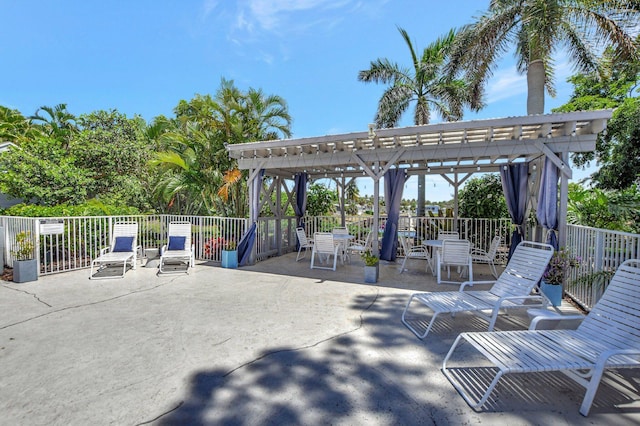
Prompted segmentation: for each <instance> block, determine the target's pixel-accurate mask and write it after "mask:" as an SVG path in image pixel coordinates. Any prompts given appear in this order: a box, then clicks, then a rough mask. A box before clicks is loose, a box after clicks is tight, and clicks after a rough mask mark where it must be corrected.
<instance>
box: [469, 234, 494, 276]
mask: <svg viewBox="0 0 640 426" xmlns="http://www.w3.org/2000/svg"><path fill="white" fill-rule="evenodd" d="M501 242H502V237H501V236H499V235H496V236H495V237H493V240H491V245H490V246H489V250H488V251H484V250H482V249H480V248H472V249H471V260H472V261H473V262H475V263H488V264H489V268H490V269H491V275H493V277H494V278H498V272H497V271H496V265H495V263H494V262H495V260H496V255H497V254H498V247H500V243H501Z"/></svg>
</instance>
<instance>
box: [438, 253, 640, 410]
mask: <svg viewBox="0 0 640 426" xmlns="http://www.w3.org/2000/svg"><path fill="white" fill-rule="evenodd" d="M509 263H511V262H509ZM556 318H557V319H558V320H566V319H567V316H562V315H558V316H556ZM463 342H467V343H470V344H471V346H473V347H474V348H475V349H476V350H477V351H478V352H480V353H481V354H482V355H484V357H485V358H487V359H488V360H489V361H490V362H491V363H492V364H493V365H494V367H491V368H492V370H493V371H497V373H496V375H495V376H494V378H493V380H492V381H491V382H490V383H489V384H488V387H487V389H486V391H484V393H482V391H481V389H482V388H483V387H484V386H482V383H481V382H479V381H477V380H476V379H477V378H478V376H477V375H474V377H473V382H474V384H473V390H472V391H471V392H473V394H474V395H475V396H474V397H472V396H471V395H470V393H469V392H467V389H469V388H468V387H467V389H465V386H464V385H463V383H462V381H463V379H461V378H460V379H459V378H458V377H460V372H461V371H462V370H466V371H472V370H473V369H474V368H473V367H464V368H462V367H455V368H453V367H448V366H447V363H448V362H449V359H450V358H451V356H452V354H453V352H454V351H455V349H456V348H457V347H458V346H459V344H460V343H463ZM474 359H477V358H474ZM478 368H484V369H486V362H482V367H478ZM608 368H615V369H620V368H640V260H627V261H626V262H624V263H623V264H622V265H620V267H619V268H618V270H617V271H616V273H615V275H614V276H613V279H612V280H611V283H610V284H609V285H608V286H607V288H606V290H605V292H604V294H603V295H602V298H601V299H600V300H599V301H598V303H596V305H595V306H594V307H593V308H592V309H591V312H590V313H589V314H588V315H587V316H586V317H584V320H583V321H582V323H581V324H580V325H579V326H578V328H577V329H575V330H526V331H501V332H493V333H486V332H476V333H461V334H460V335H459V336H458V338H457V339H456V340H455V342H454V343H453V345H452V346H451V349H450V350H449V352H448V353H447V356H446V357H445V358H444V361H443V363H442V372H443V373H444V375H445V376H446V377H447V378H448V379H449V381H450V382H451V384H453V386H454V387H455V388H456V389H457V390H458V392H460V395H461V396H462V397H463V398H464V400H465V401H467V403H468V404H469V405H470V406H472V407H473V408H474V409H476V410H478V409H480V407H482V405H484V404H485V402H487V400H488V398H489V396H490V395H491V392H492V391H493V389H494V388H495V386H496V384H497V383H498V381H499V380H500V378H501V377H502V376H503V375H505V374H511V373H534V372H548V371H560V372H562V373H564V374H565V375H567V376H568V377H569V378H571V379H572V380H575V381H576V382H577V383H578V384H580V385H581V386H583V387H584V388H585V389H586V392H585V395H584V398H583V400H582V405H581V406H580V414H582V415H583V416H587V415H588V414H589V410H590V408H591V404H592V403H593V399H594V397H595V395H596V391H597V390H598V386H599V384H600V379H601V378H602V374H603V373H604V371H605V369H608ZM451 370H456V371H458V373H457V374H453V373H452V372H451ZM488 381H489V380H488V379H487V380H486V381H485V383H486V382H488ZM481 386H482V387H481ZM469 390H471V389H469ZM480 395H481V396H480ZM530 400H532V399H530Z"/></svg>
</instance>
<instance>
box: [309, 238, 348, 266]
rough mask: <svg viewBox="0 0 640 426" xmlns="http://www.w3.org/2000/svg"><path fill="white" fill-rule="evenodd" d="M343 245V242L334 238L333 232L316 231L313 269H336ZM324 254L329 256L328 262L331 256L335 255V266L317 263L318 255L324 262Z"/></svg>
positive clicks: (312, 252)
mask: <svg viewBox="0 0 640 426" xmlns="http://www.w3.org/2000/svg"><path fill="white" fill-rule="evenodd" d="M341 246H342V244H340V243H336V242H335V241H334V240H333V234H332V233H331V232H316V233H315V234H313V249H312V250H311V269H314V268H316V269H331V270H333V271H335V270H336V265H337V262H338V252H339V251H340V248H341ZM323 255H325V256H327V263H329V258H330V257H331V256H333V267H330V266H318V265H316V263H315V260H316V257H318V260H319V261H320V262H322V256H323Z"/></svg>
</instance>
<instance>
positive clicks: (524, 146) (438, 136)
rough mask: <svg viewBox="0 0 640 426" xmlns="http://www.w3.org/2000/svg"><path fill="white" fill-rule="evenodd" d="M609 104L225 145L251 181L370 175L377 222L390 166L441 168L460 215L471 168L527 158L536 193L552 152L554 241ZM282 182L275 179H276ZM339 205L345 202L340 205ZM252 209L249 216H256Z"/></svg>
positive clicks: (495, 167)
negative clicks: (578, 166) (580, 156)
mask: <svg viewBox="0 0 640 426" xmlns="http://www.w3.org/2000/svg"><path fill="white" fill-rule="evenodd" d="M612 112H613V111H612V110H598V111H581V112H572V113H562V114H544V115H528V116H520V117H508V118H496V119H488V120H472V121H459V122H450V123H439V124H430V125H424V126H411V127H401V128H391V129H374V128H372V127H371V126H370V127H369V130H368V131H364V132H354V133H345V134H339V135H327V136H318V137H308V138H300V139H283V140H272V141H262V142H249V143H242V144H234V145H227V150H228V151H229V155H230V157H232V158H235V159H236V160H237V161H238V167H239V168H240V169H241V170H249V185H248V186H249V188H250V194H249V195H250V196H249V199H250V200H255V199H256V197H258V199H259V194H255V193H253V192H255V191H252V190H251V188H253V187H254V185H252V182H253V181H254V180H255V179H257V178H258V176H259V171H260V170H264V173H265V175H266V176H271V177H274V178H275V179H277V180H280V179H291V178H292V177H293V176H294V175H295V174H296V173H300V172H306V173H307V174H308V175H309V178H310V179H319V178H332V179H335V180H336V182H338V183H339V184H340V185H341V187H342V194H343V196H342V202H343V205H344V188H345V186H346V185H347V184H348V183H349V182H350V181H351V180H352V179H355V178H356V177H363V176H369V177H370V178H371V179H373V181H374V227H375V226H377V220H378V217H379V212H378V199H379V181H380V179H381V178H382V177H383V175H384V173H385V172H386V171H387V170H389V168H391V167H399V168H406V169H407V174H408V175H410V176H411V175H418V174H427V175H440V176H442V177H443V178H444V179H445V180H447V181H448V182H449V183H451V184H452V185H453V187H454V191H455V192H454V198H455V200H456V211H455V216H456V217H457V213H458V212H457V194H458V187H459V185H460V184H462V183H463V182H464V181H465V180H466V179H468V178H469V176H471V175H472V174H473V173H486V172H498V171H499V170H500V168H501V167H504V166H506V165H509V164H513V163H519V162H529V163H530V164H533V165H534V166H533V167H531V168H530V171H529V179H530V185H531V188H532V191H531V194H532V197H533V200H534V201H535V198H536V196H537V195H536V194H537V189H536V182H537V181H538V180H539V179H538V175H539V173H537V172H536V169H537V170H541V166H540V165H541V164H542V163H541V161H542V160H544V158H545V157H548V158H549V159H551V161H553V162H554V164H555V165H556V166H558V168H559V169H560V171H561V176H560V209H559V215H558V217H559V242H560V245H564V243H565V242H566V212H567V210H566V209H567V191H568V190H567V186H568V180H569V179H571V178H572V170H571V167H570V165H569V154H570V153H574V152H592V151H594V150H595V148H596V138H597V136H598V134H599V133H600V132H602V131H603V130H605V128H606V125H607V120H609V119H610V118H611V116H612ZM277 186H278V188H279V185H277ZM342 210H343V211H344V209H342ZM253 216H254V215H253V214H252V217H251V218H250V220H251V221H252V222H253V221H255V220H256V219H257V217H253Z"/></svg>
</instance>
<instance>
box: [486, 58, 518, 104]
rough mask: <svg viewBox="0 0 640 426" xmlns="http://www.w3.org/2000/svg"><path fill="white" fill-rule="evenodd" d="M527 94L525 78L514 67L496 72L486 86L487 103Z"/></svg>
mask: <svg viewBox="0 0 640 426" xmlns="http://www.w3.org/2000/svg"><path fill="white" fill-rule="evenodd" d="M526 93H527V77H526V76H525V75H520V74H519V73H518V70H517V69H516V67H515V66H511V67H508V68H505V69H501V70H499V71H497V72H496V73H495V74H494V76H493V78H492V79H491V80H490V82H489V84H488V85H487V103H488V104H489V105H490V104H492V103H495V102H497V101H500V100H503V99H507V98H511V97H513V96H522V95H523V94H526Z"/></svg>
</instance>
